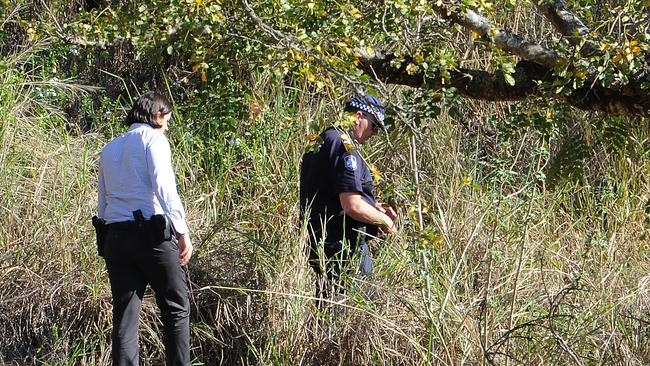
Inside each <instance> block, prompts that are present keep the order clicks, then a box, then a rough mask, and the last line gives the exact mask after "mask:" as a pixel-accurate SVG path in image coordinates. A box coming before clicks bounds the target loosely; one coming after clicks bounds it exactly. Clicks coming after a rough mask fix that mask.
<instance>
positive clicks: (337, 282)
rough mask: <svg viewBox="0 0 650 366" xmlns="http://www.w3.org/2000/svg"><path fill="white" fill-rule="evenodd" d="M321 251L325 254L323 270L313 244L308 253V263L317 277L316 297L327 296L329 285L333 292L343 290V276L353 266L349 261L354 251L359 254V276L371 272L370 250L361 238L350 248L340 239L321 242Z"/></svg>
mask: <svg viewBox="0 0 650 366" xmlns="http://www.w3.org/2000/svg"><path fill="white" fill-rule="evenodd" d="M323 252H324V254H325V258H324V265H325V269H324V271H323V268H322V264H323V263H321V260H320V259H319V256H318V250H317V248H316V247H315V246H312V247H311V250H310V254H309V262H310V265H311V267H312V268H313V269H314V271H315V272H316V274H317V277H318V278H317V281H318V283H317V284H316V298H318V299H321V298H327V297H329V294H330V290H329V289H330V287H333V289H334V292H335V293H343V292H345V285H344V277H345V274H347V273H349V272H350V270H352V268H353V267H352V266H351V265H350V263H349V262H350V260H351V258H352V257H353V256H354V255H355V254H356V253H358V254H359V263H358V266H357V273H358V274H359V275H360V276H369V275H370V274H371V272H372V262H371V259H370V250H369V248H368V243H367V242H366V241H365V240H361V241H360V242H359V243H358V244H357V245H355V246H354V247H352V248H350V247H348V246H346V245H345V243H344V242H343V241H342V240H339V241H336V242H325V243H323Z"/></svg>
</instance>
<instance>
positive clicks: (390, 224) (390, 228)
mask: <svg viewBox="0 0 650 366" xmlns="http://www.w3.org/2000/svg"><path fill="white" fill-rule="evenodd" d="M393 212H395V211H393ZM386 216H388V215H386ZM380 229H381V232H383V233H385V234H397V225H395V222H394V221H393V218H391V217H390V216H388V220H384V225H382V226H381V227H380Z"/></svg>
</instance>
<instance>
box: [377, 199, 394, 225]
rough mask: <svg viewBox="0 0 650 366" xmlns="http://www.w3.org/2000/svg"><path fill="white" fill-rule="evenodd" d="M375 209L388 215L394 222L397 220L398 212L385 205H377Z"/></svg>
mask: <svg viewBox="0 0 650 366" xmlns="http://www.w3.org/2000/svg"><path fill="white" fill-rule="evenodd" d="M375 208H376V209H377V210H379V212H381V213H384V214H386V215H387V216H388V217H390V219H391V220H393V221H394V220H395V219H396V218H397V212H395V210H394V209H393V208H392V207H390V206H388V205H386V204H385V203H376V204H375Z"/></svg>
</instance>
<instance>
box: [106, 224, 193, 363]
mask: <svg viewBox="0 0 650 366" xmlns="http://www.w3.org/2000/svg"><path fill="white" fill-rule="evenodd" d="M104 259H105V260H106V268H107V270H108V277H109V279H110V282H111V292H112V295H113V334H112V341H113V353H112V355H113V364H114V365H120V366H121V365H138V348H139V347H138V325H139V320H140V307H141V304H142V297H143V295H144V291H145V288H146V286H147V284H149V285H151V288H152V289H153V290H154V292H155V295H156V303H157V304H158V308H159V309H160V313H161V318H162V323H163V339H164V344H165V354H166V361H167V365H189V364H190V333H189V315H190V310H189V298H188V288H187V282H186V280H185V278H186V276H185V272H184V271H183V268H182V267H181V265H180V259H179V253H178V243H177V241H176V240H175V239H173V240H172V241H163V242H162V243H159V244H158V245H152V244H151V242H150V239H149V238H148V237H147V236H146V235H145V233H142V232H140V231H138V230H111V229H109V231H108V233H107V236H106V242H105V246H104Z"/></svg>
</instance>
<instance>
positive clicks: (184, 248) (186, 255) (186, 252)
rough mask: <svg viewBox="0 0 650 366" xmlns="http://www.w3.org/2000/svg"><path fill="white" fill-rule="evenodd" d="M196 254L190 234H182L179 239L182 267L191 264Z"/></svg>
mask: <svg viewBox="0 0 650 366" xmlns="http://www.w3.org/2000/svg"><path fill="white" fill-rule="evenodd" d="M193 252H194V246H192V240H190V234H188V233H185V234H181V235H180V236H179V237H178V254H179V256H180V258H181V266H184V265H186V264H187V262H189V260H190V258H191V257H192V253H193Z"/></svg>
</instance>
